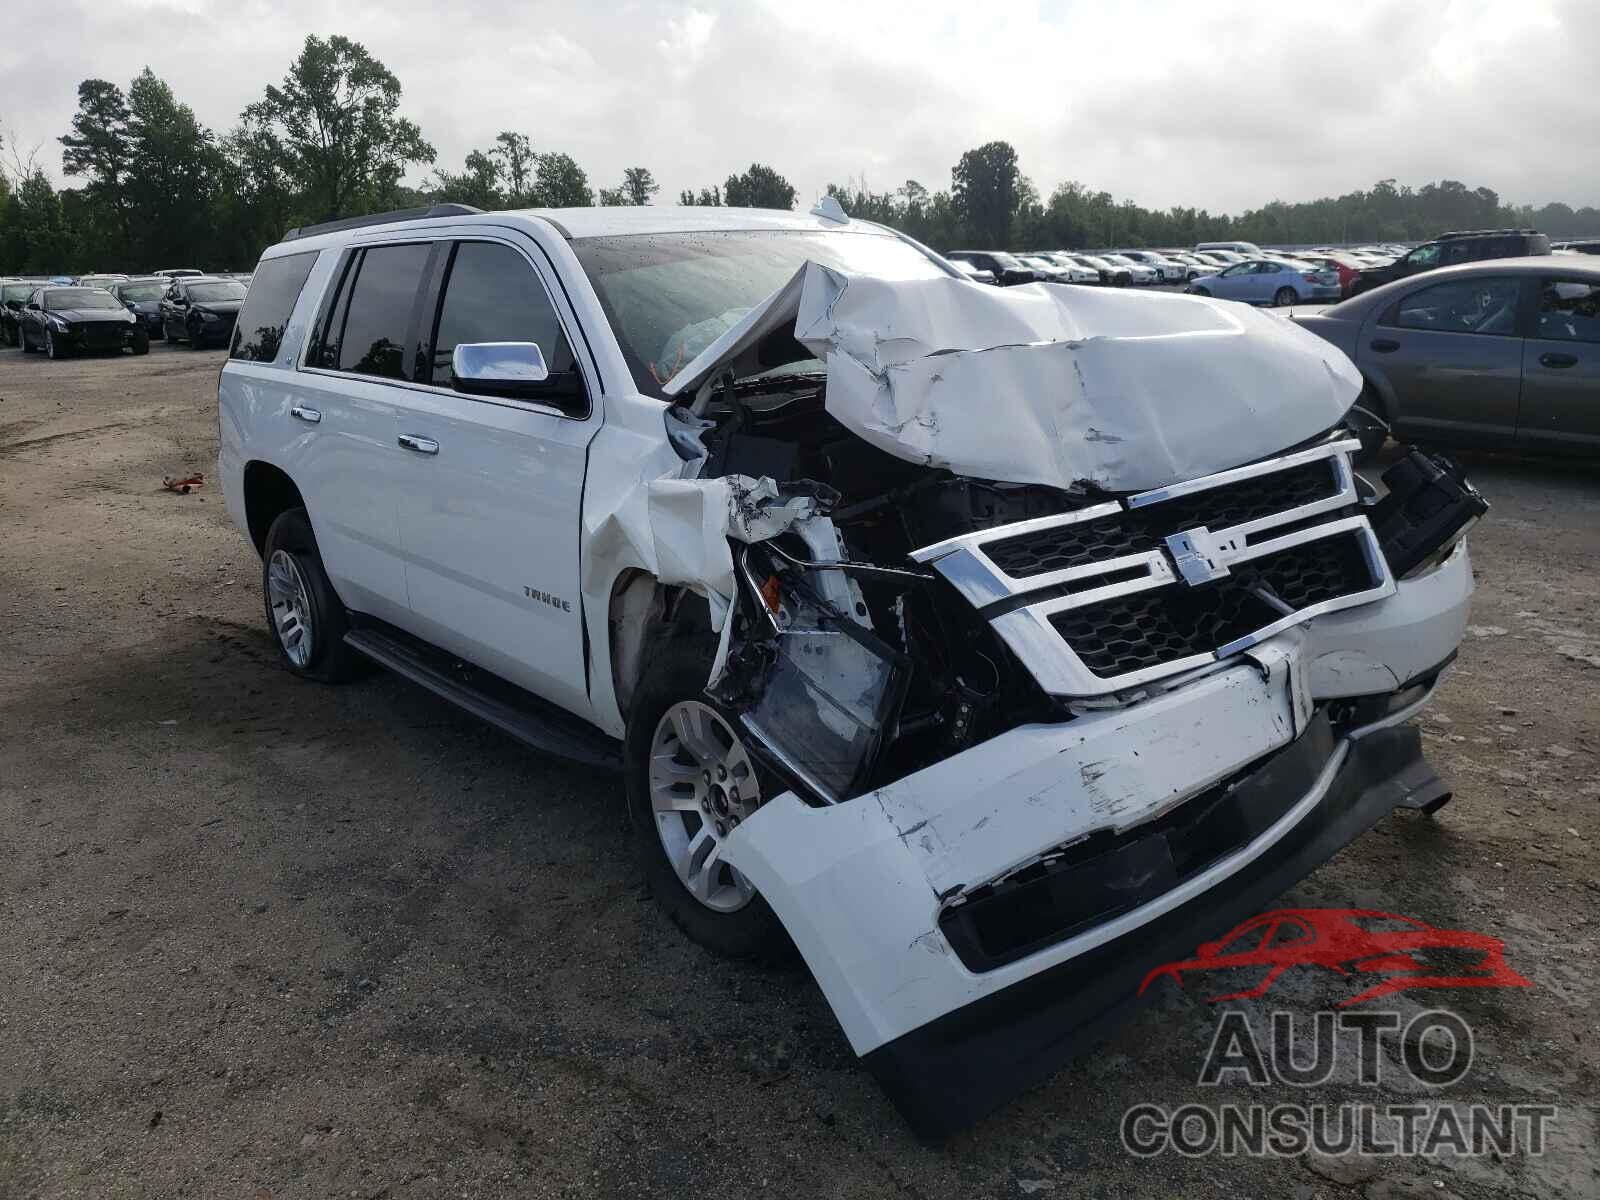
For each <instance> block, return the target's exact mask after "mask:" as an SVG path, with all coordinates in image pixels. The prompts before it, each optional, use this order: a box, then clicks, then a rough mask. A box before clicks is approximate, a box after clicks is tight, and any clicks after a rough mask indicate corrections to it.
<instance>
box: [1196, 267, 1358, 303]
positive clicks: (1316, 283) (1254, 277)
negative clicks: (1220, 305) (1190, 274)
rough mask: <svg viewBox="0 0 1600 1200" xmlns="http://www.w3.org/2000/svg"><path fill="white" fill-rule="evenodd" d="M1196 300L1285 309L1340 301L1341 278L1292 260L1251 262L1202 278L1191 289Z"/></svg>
mask: <svg viewBox="0 0 1600 1200" xmlns="http://www.w3.org/2000/svg"><path fill="white" fill-rule="evenodd" d="M1188 290H1189V291H1190V292H1192V293H1194V294H1195V295H1196V296H1216V297H1217V298H1218V299H1221V300H1243V301H1244V302H1245V303H1246V304H1271V305H1273V306H1274V307H1277V308H1283V307H1285V306H1287V305H1290V304H1304V303H1307V302H1308V301H1313V300H1337V299H1339V277H1338V275H1337V274H1335V273H1334V272H1333V271H1331V270H1328V269H1326V268H1321V267H1315V266H1312V265H1311V264H1310V263H1304V262H1300V261H1298V260H1297V259H1292V258H1247V259H1245V261H1244V262H1240V263H1234V264H1233V266H1231V267H1227V268H1225V269H1224V270H1222V271H1219V272H1218V273H1217V274H1215V275H1206V276H1202V277H1201V278H1199V279H1196V280H1195V281H1194V282H1193V283H1191V284H1190V285H1189V287H1188Z"/></svg>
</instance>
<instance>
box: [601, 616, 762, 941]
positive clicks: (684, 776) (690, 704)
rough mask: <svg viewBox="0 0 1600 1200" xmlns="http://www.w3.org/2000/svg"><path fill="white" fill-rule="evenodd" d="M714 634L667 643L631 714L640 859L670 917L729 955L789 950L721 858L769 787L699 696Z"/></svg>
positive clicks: (627, 752) (631, 787)
mask: <svg viewBox="0 0 1600 1200" xmlns="http://www.w3.org/2000/svg"><path fill="white" fill-rule="evenodd" d="M714 650H715V642H714V640H713V639H709V638H704V637H696V636H678V637H674V638H671V639H670V640H668V641H666V642H665V643H664V644H663V645H662V646H661V649H660V650H659V651H658V652H657V654H656V656H655V658H654V659H652V660H651V662H650V663H649V665H648V666H647V667H646V668H645V672H644V677H643V678H642V679H641V680H640V681H639V686H638V688H637V689H636V690H635V693H634V700H633V704H632V706H631V708H630V710H629V713H628V730H627V734H626V736H625V738H624V740H623V771H624V773H625V782H626V785H627V793H628V813H629V817H630V823H631V825H632V827H633V836H634V842H635V845H636V848H637V852H638V855H639V865H640V868H641V870H642V871H643V872H644V876H645V879H646V880H647V881H648V882H649V885H650V891H651V893H652V894H653V895H654V896H655V899H656V902H657V903H658V904H660V905H661V907H662V909H663V910H664V911H665V912H666V914H667V916H668V917H669V918H670V919H671V920H672V922H673V923H674V924H675V925H677V926H678V928H680V929H682V930H683V931H684V933H686V934H688V935H689V937H690V938H691V939H693V940H694V941H696V942H699V943H700V944H701V945H702V946H705V947H707V948H708V949H710V950H713V951H715V952H716V953H718V954H721V955H723V956H725V957H728V958H753V959H758V960H761V961H769V962H770V961H778V960H782V959H784V958H787V957H789V956H790V955H791V954H792V943H790V941H789V937H788V934H787V933H785V932H784V929H783V925H782V923H781V922H780V921H779V920H778V918H777V916H776V915H775V914H774V913H773V911H772V909H771V907H769V906H768V904H767V902H766V901H765V900H764V899H762V897H761V894H760V893H759V892H757V891H756V890H755V888H754V886H753V885H752V884H751V883H750V882H749V881H748V880H747V879H745V878H744V876H743V875H741V874H740V873H739V872H738V871H736V870H735V869H734V868H733V867H731V866H729V865H728V864H726V863H724V862H722V861H721V858H720V856H721V850H722V843H723V837H724V836H725V835H726V834H727V833H728V832H731V831H732V829H733V828H735V827H736V826H737V825H738V824H739V822H740V821H741V820H743V819H745V818H746V817H748V816H749V814H750V813H751V812H754V811H755V809H756V807H757V806H759V805H760V803H761V801H762V800H763V799H764V798H765V797H768V796H771V795H773V794H775V790H776V788H775V784H774V781H773V780H772V779H771V778H770V777H769V776H767V775H766V773H765V772H763V771H761V770H760V768H759V767H758V766H757V764H756V762H755V760H754V759H753V758H752V757H751V755H750V752H749V749H748V747H747V746H746V745H745V741H744V735H743V734H742V733H741V732H740V730H739V728H738V724H737V722H736V721H733V720H731V719H730V718H729V717H728V716H727V715H726V714H724V713H722V712H721V711H719V710H718V709H717V708H715V707H714V706H713V705H712V704H711V703H710V702H709V700H708V699H707V697H706V695H705V686H706V675H707V673H708V671H709V669H710V666H711V660H712V655H713V653H714Z"/></svg>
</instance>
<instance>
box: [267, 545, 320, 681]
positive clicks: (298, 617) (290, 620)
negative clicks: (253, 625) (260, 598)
mask: <svg viewBox="0 0 1600 1200" xmlns="http://www.w3.org/2000/svg"><path fill="white" fill-rule="evenodd" d="M267 601H268V603H270V604H271V605H272V624H273V628H274V630H276V632H277V634H278V641H279V643H280V644H281V645H282V646H283V652H284V654H285V655H286V656H287V657H288V659H289V661H290V662H291V663H293V664H294V665H295V666H296V667H299V668H301V669H304V668H305V666H306V665H307V664H308V663H310V661H311V655H312V653H313V652H314V651H315V650H316V645H317V639H316V627H315V625H314V624H313V623H312V619H311V599H310V595H309V593H308V591H307V589H306V580H305V576H304V575H302V574H301V573H300V564H299V563H298V562H296V561H295V557H294V555H293V554H290V553H289V552H288V551H287V550H274V551H273V552H272V558H271V559H270V560H268V563H267Z"/></svg>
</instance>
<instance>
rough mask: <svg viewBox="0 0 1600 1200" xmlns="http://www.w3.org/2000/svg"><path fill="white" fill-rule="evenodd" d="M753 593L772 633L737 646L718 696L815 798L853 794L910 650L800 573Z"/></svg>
mask: <svg viewBox="0 0 1600 1200" xmlns="http://www.w3.org/2000/svg"><path fill="white" fill-rule="evenodd" d="M755 590H756V595H755V596H754V597H752V599H753V600H754V602H755V603H757V604H760V605H763V606H764V607H765V608H766V610H767V612H768V613H769V614H770V616H771V620H770V621H769V622H768V624H767V626H766V631H767V632H766V636H764V637H751V638H750V639H748V640H747V641H746V642H745V643H744V644H743V645H742V646H740V647H738V648H737V650H736V651H735V652H730V654H729V658H728V664H727V668H726V669H725V670H724V672H723V675H722V678H721V679H719V680H718V681H717V684H716V685H715V687H714V688H713V689H712V691H713V698H714V699H716V700H717V701H718V702H719V703H721V704H723V705H724V706H726V707H728V708H730V709H733V710H734V711H736V712H737V713H738V715H739V720H740V722H741V723H742V724H743V725H744V727H745V729H746V730H747V731H748V732H749V733H750V734H751V736H752V737H753V738H754V739H755V740H756V742H757V744H758V745H759V747H760V748H761V749H763V750H764V751H765V752H766V753H767V754H768V755H769V756H770V758H771V759H772V760H773V763H774V765H775V766H777V767H778V768H779V769H780V770H781V771H782V772H783V773H784V774H786V775H788V776H789V777H790V778H791V779H792V780H793V781H794V782H796V783H797V784H798V785H800V786H802V787H803V788H804V789H806V790H807V791H809V792H811V793H813V796H814V798H815V799H818V800H821V801H823V802H824V803H828V804H836V803H838V802H839V801H840V800H844V799H848V798H849V797H850V796H852V795H854V794H855V792H856V790H857V789H858V788H859V786H860V785H861V784H862V782H863V781H864V780H865V778H866V776H867V775H868V774H869V773H870V771H871V768H872V765H873V762H874V761H875V759H876V756H877V752H878V749H879V747H880V746H881V745H882V743H883V740H884V737H885V733H886V731H887V730H888V729H889V728H890V727H891V726H892V724H893V721H894V718H895V714H896V712H897V711H898V710H899V706H900V703H901V701H902V699H903V697H904V694H905V687H906V681H907V679H908V677H909V664H908V662H907V660H906V658H905V656H904V655H903V654H901V653H900V652H899V651H897V650H895V649H894V647H892V646H890V645H888V644H887V643H885V642H884V641H883V640H882V639H880V638H878V637H876V636H875V635H874V634H873V633H872V632H871V631H870V630H868V629H866V628H864V627H862V626H861V625H860V624H858V623H857V622H855V621H853V620H851V619H850V618H849V617H847V616H845V615H843V614H842V613H840V612H839V611H838V610H837V609H836V608H834V607H833V606H832V605H831V604H829V603H827V602H826V601H824V600H823V599H822V598H821V597H820V596H818V595H817V593H816V592H815V591H813V590H812V589H811V587H810V586H809V585H808V584H807V583H806V582H805V581H804V580H803V579H801V578H799V577H798V576H797V575H795V574H794V573H787V574H785V575H783V576H782V577H780V576H778V575H773V576H771V577H770V578H769V579H768V582H767V584H766V585H765V586H762V587H760V588H758V589H755Z"/></svg>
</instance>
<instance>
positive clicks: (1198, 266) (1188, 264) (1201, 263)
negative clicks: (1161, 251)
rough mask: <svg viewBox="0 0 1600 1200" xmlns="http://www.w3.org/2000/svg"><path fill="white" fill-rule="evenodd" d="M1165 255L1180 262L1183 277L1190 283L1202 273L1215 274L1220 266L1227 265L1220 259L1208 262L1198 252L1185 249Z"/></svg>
mask: <svg viewBox="0 0 1600 1200" xmlns="http://www.w3.org/2000/svg"><path fill="white" fill-rule="evenodd" d="M1167 257H1168V258H1170V259H1171V260H1172V261H1173V262H1175V263H1181V264H1182V266H1183V269H1184V278H1185V279H1186V280H1187V281H1189V282H1191V283H1192V282H1193V281H1194V280H1196V279H1199V278H1200V276H1202V275H1215V274H1216V273H1217V271H1218V270H1219V269H1220V268H1222V267H1224V266H1226V265H1227V264H1226V263H1223V262H1220V261H1216V262H1208V261H1207V260H1206V259H1203V258H1201V257H1200V256H1199V255H1198V254H1191V253H1189V252H1188V251H1186V250H1175V251H1173V252H1172V253H1171V254H1169V255H1168V256H1167Z"/></svg>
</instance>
